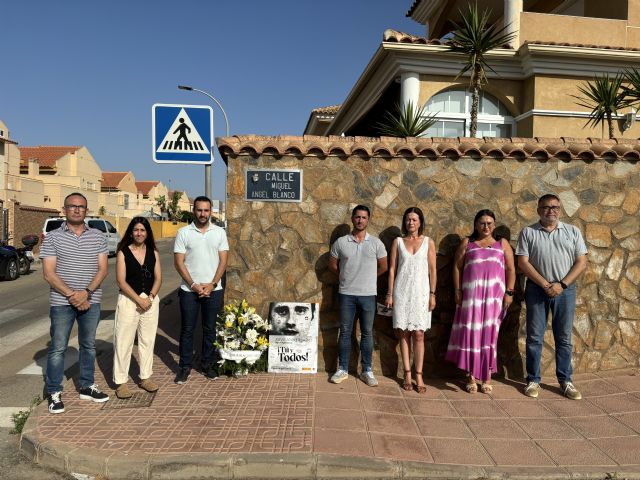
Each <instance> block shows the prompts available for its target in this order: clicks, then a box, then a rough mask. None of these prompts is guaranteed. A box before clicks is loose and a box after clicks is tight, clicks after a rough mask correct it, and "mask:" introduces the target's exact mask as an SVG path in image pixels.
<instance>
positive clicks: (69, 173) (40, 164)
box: [18, 146, 102, 213]
mask: <svg viewBox="0 0 640 480" xmlns="http://www.w3.org/2000/svg"><path fill="white" fill-rule="evenodd" d="M18 149H19V150H20V157H21V159H20V175H21V176H22V177H23V178H27V179H32V180H36V181H40V182H42V183H43V185H44V196H43V199H42V203H40V205H42V206H44V207H46V208H52V209H56V210H58V211H59V212H60V213H62V210H61V208H62V205H63V203H64V198H65V197H66V196H67V195H69V194H70V193H73V192H80V193H82V194H83V195H84V196H85V197H87V203H88V205H89V208H90V209H91V210H92V212H96V211H97V210H98V208H99V207H100V183H101V180H102V171H101V170H100V166H99V165H98V163H97V162H96V161H95V159H94V158H93V156H92V155H91V153H90V152H89V150H88V149H87V147H80V146H37V147H18Z"/></svg>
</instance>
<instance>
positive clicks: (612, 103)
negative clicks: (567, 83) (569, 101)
mask: <svg viewBox="0 0 640 480" xmlns="http://www.w3.org/2000/svg"><path fill="white" fill-rule="evenodd" d="M623 81H624V75H623V74H621V73H618V74H616V75H615V76H614V77H613V78H611V77H609V74H608V73H606V74H604V75H603V76H602V77H595V78H594V79H593V80H592V81H589V82H587V83H586V84H584V85H580V86H578V90H580V93H582V95H583V96H582V97H578V96H576V95H572V97H574V98H576V99H578V101H577V102H576V104H577V105H580V106H581V107H585V108H589V109H591V112H590V113H589V120H588V121H587V125H589V124H591V125H593V126H594V127H596V126H597V125H598V124H599V123H602V126H603V128H604V120H606V121H607V125H608V126H609V138H613V137H614V132H613V121H612V115H617V114H618V109H619V108H622V107H625V106H626V105H628V101H627V100H625V90H624V89H623V88H622V82H623Z"/></svg>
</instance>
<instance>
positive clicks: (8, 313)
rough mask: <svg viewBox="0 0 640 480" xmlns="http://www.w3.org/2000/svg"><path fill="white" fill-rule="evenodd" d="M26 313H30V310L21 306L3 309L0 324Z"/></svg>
mask: <svg viewBox="0 0 640 480" xmlns="http://www.w3.org/2000/svg"><path fill="white" fill-rule="evenodd" d="M25 313H29V310H23V309H21V308H8V309H7V310H3V311H1V312H0V325H2V324H3V323H7V322H10V321H11V320H14V319H16V318H18V317H21V316H23V315H24V314H25Z"/></svg>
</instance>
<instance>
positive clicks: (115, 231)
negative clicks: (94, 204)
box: [105, 220, 118, 233]
mask: <svg viewBox="0 0 640 480" xmlns="http://www.w3.org/2000/svg"><path fill="white" fill-rule="evenodd" d="M105 223H106V224H107V230H109V233H118V231H117V230H116V227H114V226H113V225H111V222H108V221H106V220H105Z"/></svg>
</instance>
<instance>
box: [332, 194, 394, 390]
mask: <svg viewBox="0 0 640 480" xmlns="http://www.w3.org/2000/svg"><path fill="white" fill-rule="evenodd" d="M370 215H371V212H370V211H369V207H366V206H364V205H357V206H356V207H355V208H354V209H353V212H352V214H351V223H352V224H353V230H351V233H350V234H348V235H345V236H344V237H340V238H338V240H336V241H335V243H334V244H333V245H332V247H331V256H330V258H329V269H330V270H331V271H332V272H334V273H337V274H338V276H339V277H340V287H339V290H338V303H339V308H340V338H339V340H338V345H339V365H338V371H337V372H336V373H335V374H334V375H333V376H332V377H331V382H333V383H340V382H342V381H344V380H346V379H347V378H348V376H349V374H348V371H349V358H350V356H351V334H352V332H353V325H354V322H355V318H356V316H358V317H359V318H360V333H361V335H360V337H361V338H360V354H361V357H362V373H361V374H360V379H361V380H362V381H363V382H365V383H366V384H367V385H368V386H370V387H375V386H377V385H378V381H377V380H376V379H375V377H374V376H373V372H372V366H371V363H372V362H371V357H372V354H373V320H374V318H375V316H376V294H377V293H378V292H377V279H378V276H379V275H382V274H383V273H384V272H386V271H387V250H386V249H385V248H384V244H383V243H382V242H381V241H380V239H379V238H377V237H374V236H373V235H369V234H368V233H367V226H368V225H369V217H370Z"/></svg>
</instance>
